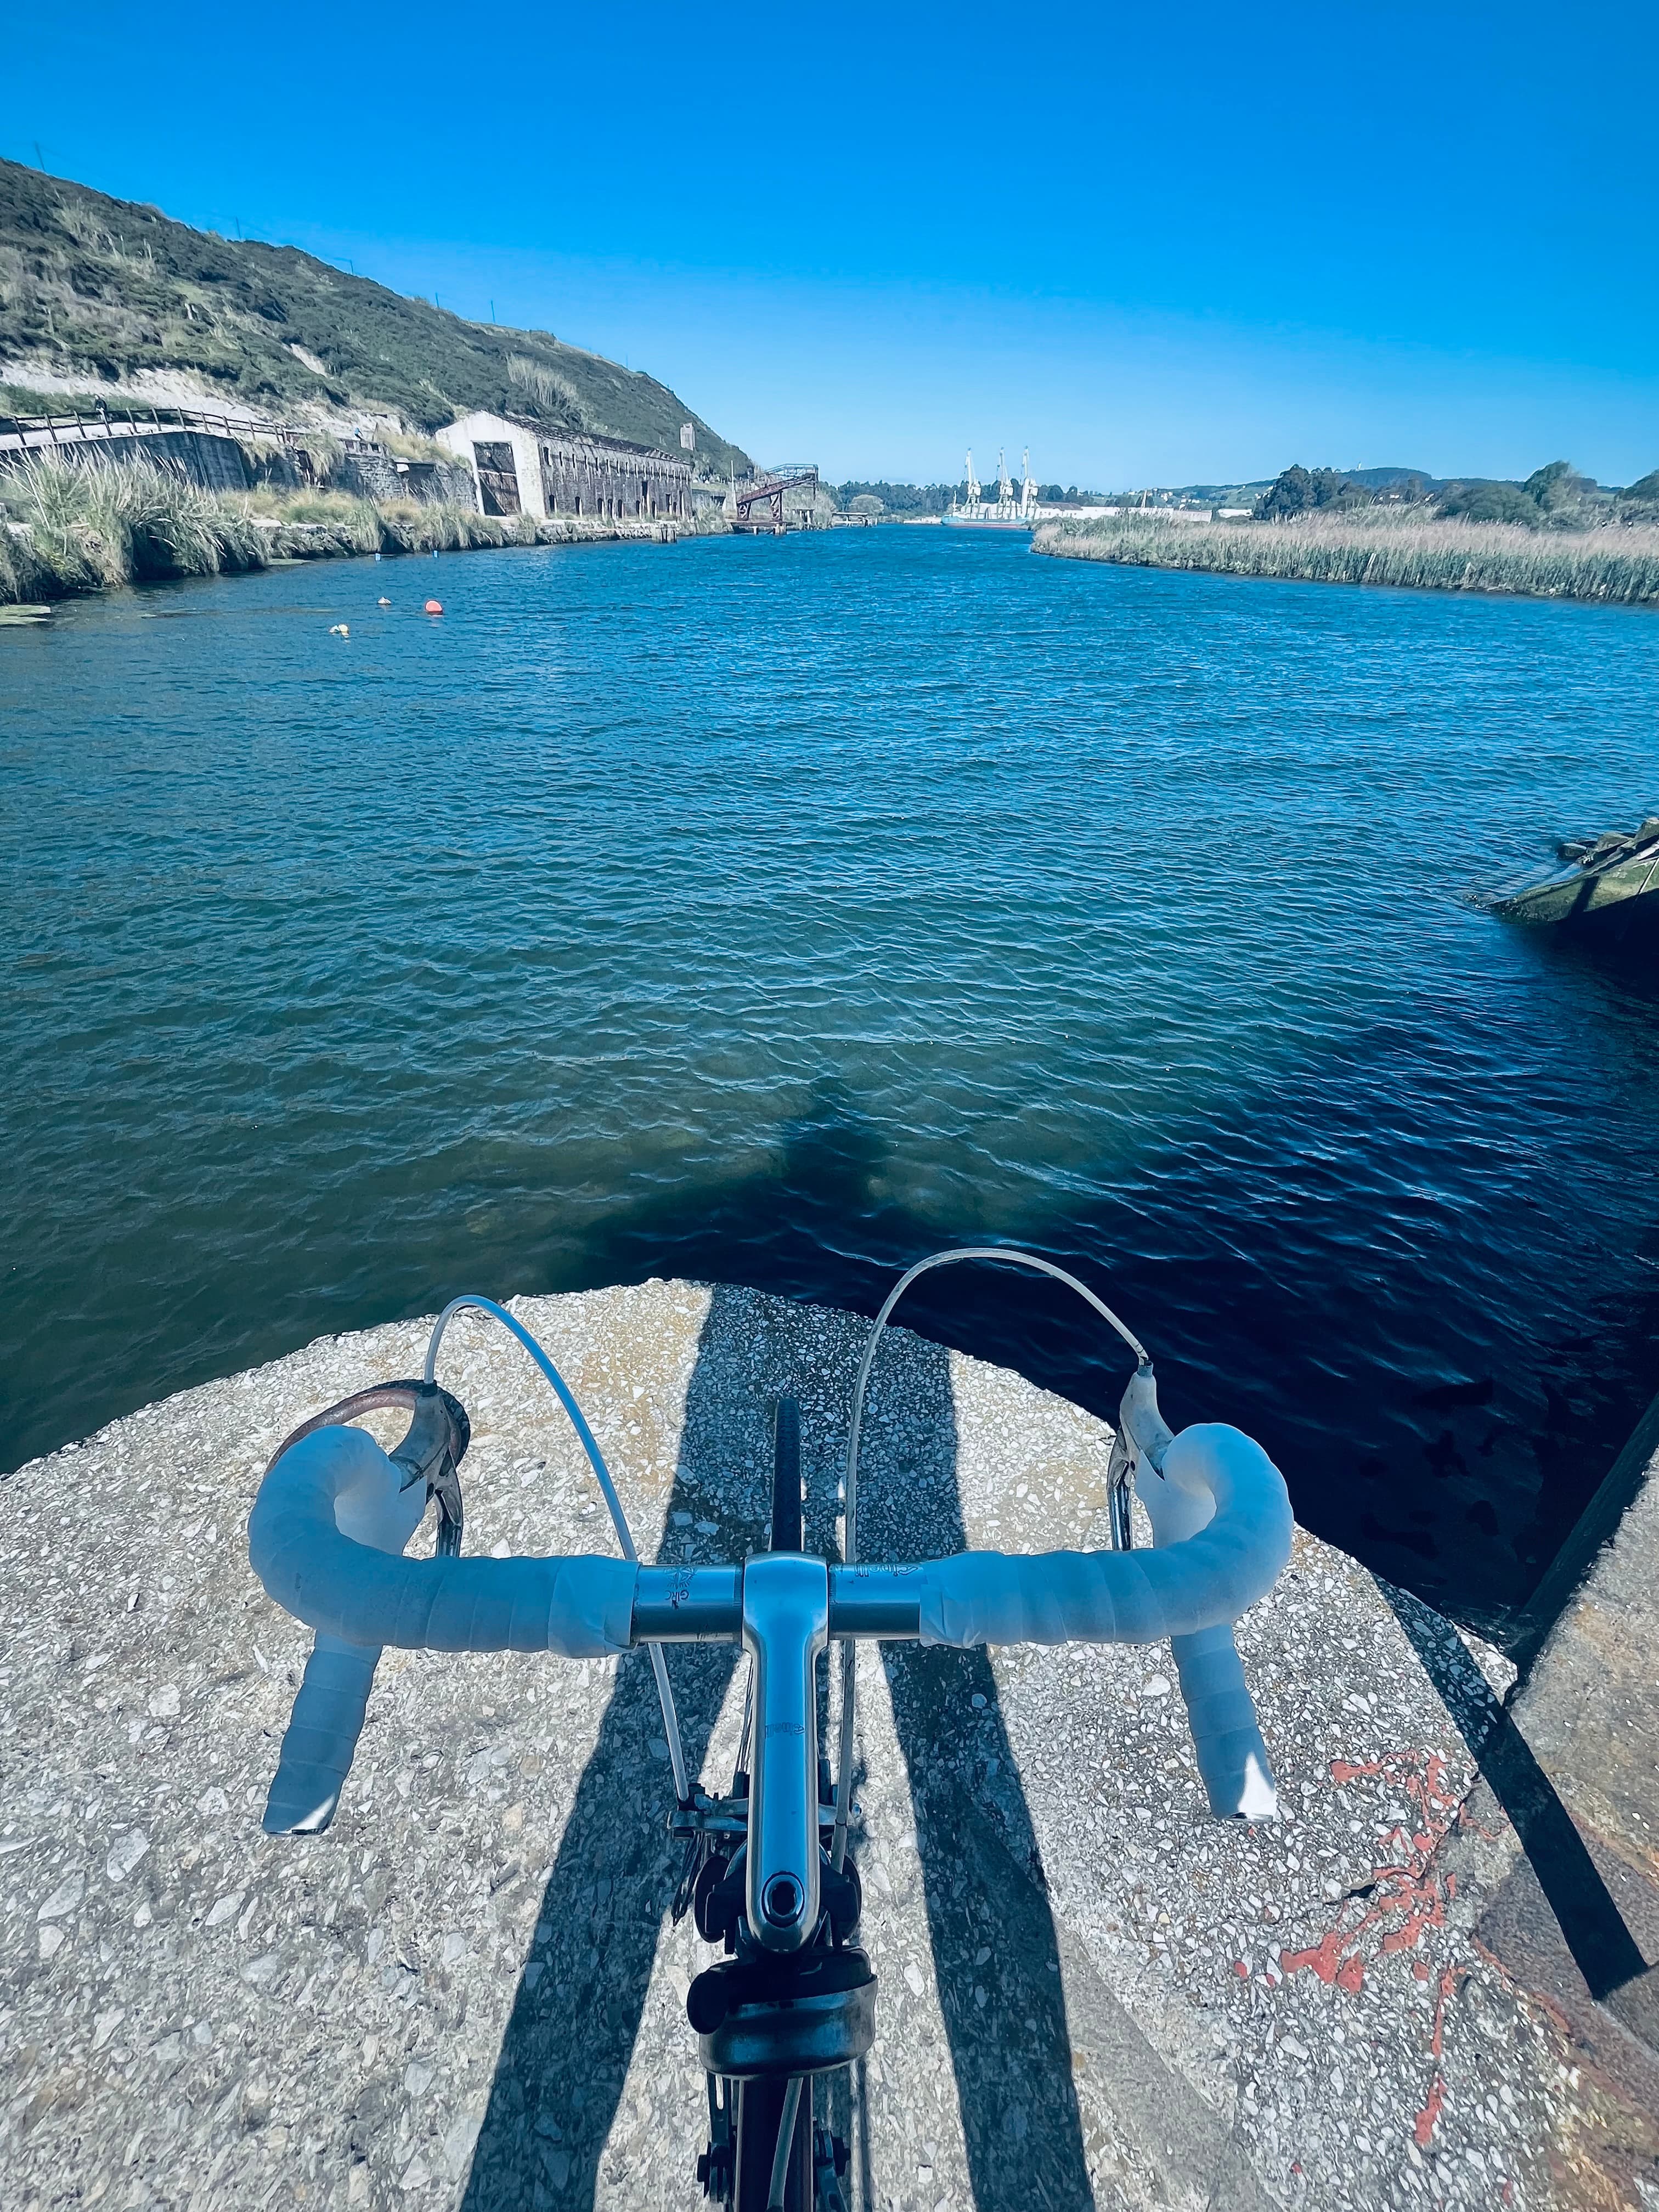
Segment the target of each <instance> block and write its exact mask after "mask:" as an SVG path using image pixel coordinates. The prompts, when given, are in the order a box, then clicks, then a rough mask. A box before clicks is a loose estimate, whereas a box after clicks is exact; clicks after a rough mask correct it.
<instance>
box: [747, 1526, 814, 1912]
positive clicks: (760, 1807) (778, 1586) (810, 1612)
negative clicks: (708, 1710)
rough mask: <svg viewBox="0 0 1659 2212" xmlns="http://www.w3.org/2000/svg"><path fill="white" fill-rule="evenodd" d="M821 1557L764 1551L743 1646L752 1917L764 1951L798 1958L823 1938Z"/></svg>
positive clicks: (755, 1559)
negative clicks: (748, 1686)
mask: <svg viewBox="0 0 1659 2212" xmlns="http://www.w3.org/2000/svg"><path fill="white" fill-rule="evenodd" d="M828 1640H829V1570H828V1568H827V1567H826V1566H825V1565H824V1563H823V1560H822V1559H808V1558H806V1557H805V1555H804V1554H802V1553H799V1552H762V1553H755V1554H753V1555H751V1557H750V1559H749V1560H748V1562H747V1564H746V1565H745V1566H744V1571H743V1641H744V1649H745V1650H747V1651H748V1652H749V1654H750V1657H751V1659H752V1660H753V1662H754V1667H755V1748H754V1771H753V1776H752V1779H751V1781H750V1801H749V1851H748V1875H747V1883H746V1888H745V1898H744V1903H745V1910H746V1913H747V1917H748V1921H749V1929H750V1934H751V1935H752V1936H753V1937H754V1939H755V1941H756V1942H757V1943H758V1944H759V1945H760V1946H761V1948H763V1950H767V1951H799V1949H800V1948H802V1947H803V1945H805V1944H807V1943H810V1942H811V1940H812V1938H813V1936H814V1935H815V1934H816V1933H817V1924H818V1911H819V1894H818V1854H819V1844H818V1719H817V1657H818V1654H819V1652H821V1651H822V1650H823V1648H824V1645H825V1644H826V1643H827V1642H828Z"/></svg>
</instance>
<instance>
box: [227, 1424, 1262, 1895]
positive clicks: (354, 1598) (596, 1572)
mask: <svg viewBox="0 0 1659 2212" xmlns="http://www.w3.org/2000/svg"><path fill="white" fill-rule="evenodd" d="M1136 1488H1137V1490H1138V1492H1139V1496H1140V1498H1141V1499H1142V1502H1143V1503H1144V1504H1146V1508H1147V1511H1148V1513H1149V1516H1150V1517H1151V1519H1152V1530H1153V1538H1154V1549H1152V1551H1150V1552H1146V1551H1142V1552H1092V1553H1079V1552H1051V1553H1037V1554H1034V1555H1030V1556H1025V1557H1011V1556H1009V1555H1007V1554H1005V1553H999V1552H967V1553H958V1554H957V1555H956V1556H955V1557H953V1558H950V1559H933V1560H928V1561H927V1562H925V1563H923V1564H922V1565H917V1566H907V1567H884V1566H865V1565H854V1566H842V1565H835V1564H832V1565H825V1564H824V1563H823V1562H822V1561H819V1562H816V1563H814V1564H815V1565H817V1568H818V1569H819V1570H820V1571H821V1574H822V1578H823V1586H824V1600H825V1614H824V1621H825V1626H826V1627H827V1633H828V1635H829V1637H832V1638H834V1637H844V1638H861V1637H877V1638H909V1639H917V1640H920V1641H921V1643H923V1644H945V1645H951V1646H956V1647H958V1648H966V1647H969V1646H971V1645H975V1644H1061V1643H1122V1644H1145V1643H1152V1642H1155V1641H1157V1640H1158V1639H1160V1638H1164V1637H1166V1636H1167V1637H1169V1638H1170V1639H1171V1642H1172V1647H1173V1650H1174V1656H1175V1660H1176V1670H1177V1673H1178V1674H1179V1677H1180V1681H1181V1687H1182V1694H1183V1697H1184V1698H1185V1700H1186V1704H1187V1708H1188V1717H1189V1720H1190V1721H1191V1723H1192V1727H1193V1735H1194V1746H1195V1748H1196V1751H1197V1754H1198V1760H1199V1766H1200V1772H1201V1773H1202V1775H1203V1778H1204V1780H1205V1782H1206V1786H1207V1788H1208V1790H1209V1795H1210V1799H1211V1803H1212V1807H1213V1808H1214V1809H1215V1810H1216V1811H1217V1812H1218V1813H1223V1814H1243V1816H1245V1817H1247V1818H1254V1817H1260V1816H1261V1815H1263V1814H1269V1813H1271V1812H1272V1811H1273V1802H1274V1801H1273V1782H1272V1776H1271V1772H1270V1770H1269V1767H1268V1763H1267V1753H1266V1751H1265V1749H1264V1748H1263V1747H1262V1744H1261V1735H1260V1733H1259V1731H1258V1729H1257V1728H1256V1723H1255V1710H1254V1707H1253V1705H1252V1704H1251V1701H1250V1697H1249V1690H1248V1688H1247V1687H1246V1686H1245V1683H1244V1678H1243V1669H1242V1668H1240V1666H1239V1662H1238V1658H1237V1652H1236V1650H1235V1649H1234V1646H1233V1641H1232V1636H1231V1623H1232V1622H1233V1621H1235V1620H1237V1619H1238V1617H1239V1616H1240V1614H1242V1613H1244V1612H1245V1611H1246V1610H1247V1609H1248V1608H1249V1607H1250V1606H1251V1605H1253V1604H1255V1602H1256V1601H1257V1600H1258V1599H1260V1598H1261V1597H1263V1596H1264V1595H1266V1594H1267V1591H1268V1590H1269V1589H1272V1587H1273V1583H1274V1582H1275V1581H1276V1580H1277V1578H1278V1576H1279V1571H1280V1570H1281V1569H1282V1568H1283V1566H1284V1565H1285V1560H1286V1559H1288V1557H1289V1555H1290V1545H1291V1528H1292V1522H1291V1508H1290V1501H1289V1498H1288V1497H1287V1496H1286V1493H1285V1485H1284V1480H1283V1478H1282V1477H1281V1476H1280V1475H1279V1471H1278V1469H1277V1468H1274V1466H1273V1463H1272V1462H1271V1461H1270V1460H1269V1459H1268V1458H1267V1454H1266V1453H1265V1452H1264V1451H1262V1449H1261V1446H1260V1445H1259V1444H1256V1443H1253V1442H1252V1441H1251V1440H1250V1438H1249V1437H1246V1436H1244V1435H1243V1434H1242V1433H1241V1432H1240V1431H1238V1430H1237V1429H1231V1428H1227V1427H1225V1426H1222V1425H1219V1424H1212V1425H1204V1426H1200V1427H1195V1428H1190V1429H1187V1430H1184V1431H1182V1433H1181V1434H1180V1435H1179V1436H1177V1437H1175V1438H1174V1440H1173V1441H1172V1442H1171V1443H1170V1445H1169V1446H1168V1448H1167V1449H1166V1450H1165V1451H1164V1455H1163V1464H1162V1467H1161V1468H1155V1467H1153V1466H1152V1462H1151V1460H1150V1458H1148V1457H1146V1456H1145V1455H1143V1456H1141V1458H1140V1459H1139V1465H1138V1468H1137V1472H1136ZM425 1502H426V1501H425V1496H424V1492H422V1490H421V1489H419V1488H418V1487H416V1488H415V1489H412V1490H405V1489H404V1486H403V1483H402V1480H401V1478H400V1475H399V1473H398V1468H396V1467H395V1466H394V1465H393V1464H392V1461H391V1460H390V1459H388V1458H387V1456H386V1454H385V1453H384V1452H383V1451H382V1450H381V1449H380V1446H379V1445H378V1444H377V1443H375V1442H374V1439H373V1437H370V1436H368V1434H367V1433H366V1432H365V1431H362V1430H361V1429H350V1428H321V1429H318V1430H315V1431H313V1432H312V1433H310V1434H309V1435H307V1436H306V1437H302V1438H301V1441H300V1442H299V1443H295V1445H293V1446H292V1447H291V1448H290V1449H289V1450H287V1451H286V1452H284V1453H283V1455H281V1456H280V1457H279V1459H278V1460H277V1461H276V1464H275V1465H274V1466H273V1467H272V1468H270V1470H269V1472H268V1473H267V1474H266V1476H265V1479H264V1482H263V1483H262V1485H261V1486H260V1490H259V1495H258V1499H257V1500H256V1502H255V1504H254V1508H253V1512H252V1517H251V1519H250V1522H249V1524H248V1552H249V1557H250V1560H251V1562H252V1566H253V1569H254V1571H255V1573H256V1574H257V1575H258V1577H259V1579H260V1581H261V1582H262V1583H264V1587H265V1589H266V1590H267V1591H268V1592H269V1594H270V1596H271V1597H273V1598H274V1599H275V1600H276V1602H277V1603H278V1604H279V1605H282V1606H283V1607H285V1608H286V1609H287V1610H288V1611H289V1612H290V1613H294V1614H295V1615H296V1616H297V1617H298V1618H299V1619H300V1620H303V1621H306V1622H307V1623H308V1624H309V1625H310V1626H312V1627H313V1629H315V1630H316V1631H317V1632H318V1638H317V1644H316V1647H315V1649H314V1650H313V1654H312V1657H311V1660H310V1662H309V1663H308V1664H307V1668H306V1674H305V1679H304V1681H303V1682H302V1684H301V1689H300V1692H299V1695H298V1697H297V1698H296V1699H295V1709H294V1716H293V1720H292V1722H291V1723H290V1726H289V1734H288V1736H287V1738H286V1739H285V1740H284V1743H283V1757H282V1761H281V1765H280V1767H279V1770H278V1774H277V1777H276V1781H275V1782H274V1783H273V1784H272V1789H271V1796H270V1803H269V1804H268V1806H267V1808H266V1813H265V1821H264V1825H265V1827H266V1829H267V1830H268V1831H269V1832H272V1833H292V1832H299V1831H308V1830H314V1829H317V1828H320V1827H324V1826H326V1825H327V1823H328V1821H329V1820H330V1819H331V1817H332V1815H333V1812H334V1808H335V1806H336V1804H337V1802H338V1797H339V1793H340V1789H341V1787H342V1785H343V1782H344V1778H345V1776H346V1773H347V1771H349V1766H350V1762H351V1758H352V1753H353V1752H354V1750H355V1748H356V1739H357V1735H358V1732H359V1730H360V1729H361V1728H362V1719H363V1712H364V1708H365V1705H366V1702H367V1699H368V1689H369V1686H370V1683H371V1682H372V1680H373V1677H374V1668H375V1664H376V1662H377V1661H378V1659H379V1656H380V1649H381V1647H383V1646H385V1645H386V1644H392V1645H393V1646H396V1647H399V1648H403V1649H405V1650H441V1651H501V1650H517V1651H556V1652H559V1653H561V1654H562V1655H563V1656H566V1657H569V1658H593V1657H600V1656H606V1655H608V1654H611V1653H614V1652H619V1651H622V1650H627V1649H628V1648H629V1646H630V1645H631V1644H636V1643H644V1642H647V1641H653V1642H682V1641H724V1642H738V1641H739V1640H741V1641H742V1642H744V1644H746V1645H747V1646H748V1647H749V1648H750V1650H752V1651H754V1652H755V1653H756V1656H757V1660H758V1659H760V1658H761V1656H762V1643H763V1639H764V1638H765V1637H766V1636H767V1635H768V1633H769V1632H767V1631H766V1630H765V1629H764V1628H763V1626H759V1625H757V1624H758V1623H759V1618H760V1613H759V1607H758V1600H759V1596H760V1593H761V1590H762V1589H763V1584H764V1582H765V1577H766V1576H767V1574H768V1573H769V1570H768V1569H766V1568H765V1566H764V1565H763V1562H764V1561H765V1560H767V1559H776V1560H779V1561H782V1560H784V1559H790V1558H793V1557H796V1556H799V1555H793V1554H782V1553H780V1554H763V1555H760V1557H759V1558H758V1559H751V1560H750V1561H749V1562H748V1563H747V1564H746V1565H744V1566H741V1567H739V1566H723V1567H684V1568H680V1567H641V1566H637V1565H634V1564H633V1563H632V1562H630V1561H628V1560H623V1559H605V1558H597V1557H592V1556H584V1555H579V1556H574V1557H559V1558H551V1559H534V1558H520V1559H459V1558H453V1557H436V1558H434V1559H404V1557H402V1552H403V1547H404V1545H405V1544H406V1543H407V1542H408V1541H409V1539H410V1536H411V1535H412V1534H413V1533H414V1530H415V1528H416V1525H417V1524H418V1522H419V1521H420V1518H421V1516H422V1511H423V1510H424V1506H425ZM757 1569H759V1570H760V1571H761V1579H760V1580H759V1581H757V1580H756V1579H755V1577H756V1575H757ZM751 1594H752V1596H753V1599H754V1602H751V1601H750V1598H751ZM818 1633H820V1634H822V1633H823V1630H820V1631H819V1632H818ZM809 1735H813V1736H815V1735H816V1729H811V1730H809ZM814 1753H815V1747H814ZM793 1763H794V1762H793V1760H792V1762H791V1764H792V1765H793ZM758 1765H759V1761H758V1760H757V1766H758ZM801 1786H802V1790H803V1791H807V1790H810V1802H811V1805H812V1806H813V1807H816V1802H817V1776H816V1759H815V1756H814V1764H813V1766H812V1769H811V1773H810V1780H809V1779H808V1778H802V1785H801ZM787 1794H788V1795H789V1796H791V1797H793V1796H794V1795H795V1794H796V1793H795V1791H793V1790H791V1791H790V1792H788V1793H787ZM757 1795H758V1792H757ZM805 1802H806V1800H805V1797H804V1799H803V1805H802V1807H800V1808H792V1809H793V1813H794V1814H796V1815H798V1816H799V1819H802V1820H804V1819H805V1818H806V1817H807V1815H806V1814H805ZM758 1809H759V1808H758V1807H757V1812H758ZM782 1809H783V1808H780V1810H782ZM793 1856H799V1854H794V1855H793ZM755 1868H756V1872H757V1875H759V1874H760V1873H762V1872H764V1871H765V1869H764V1866H763V1854H762V1853H760V1852H758V1851H757V1853H756V1855H755ZM773 1871H775V1869H774V1870H773ZM799 1872H800V1873H801V1875H802V1876H803V1902H804V1903H805V1900H806V1893H807V1891H808V1890H810V1892H811V1894H812V1895H816V1892H817V1879H816V1872H817V1869H816V1857H815V1854H814V1855H811V1863H809V1864H807V1865H806V1866H805V1867H803V1868H801V1869H799Z"/></svg>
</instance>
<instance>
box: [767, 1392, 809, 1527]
mask: <svg viewBox="0 0 1659 2212" xmlns="http://www.w3.org/2000/svg"><path fill="white" fill-rule="evenodd" d="M770 1548H771V1549H772V1550H773V1551H775V1552H799V1551H800V1550H802V1549H803V1548H804V1537H803V1528H802V1519H801V1494H800V1407H799V1406H798V1405H797V1404H796V1403H795V1401H794V1400H793V1398H780V1399H779V1401H778V1407H777V1412H776V1413H775V1416H774V1417H773V1423H772V1541H771V1546H770Z"/></svg>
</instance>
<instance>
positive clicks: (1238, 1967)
mask: <svg viewBox="0 0 1659 2212" xmlns="http://www.w3.org/2000/svg"><path fill="white" fill-rule="evenodd" d="M1233 1972H1234V1973H1236V1974H1237V1976H1238V1978H1239V1980H1240V1981H1241V1982H1248V1981H1249V1978H1250V1970H1249V1967H1248V1966H1246V1965H1245V1963H1244V1961H1243V1959H1235V1960H1233Z"/></svg>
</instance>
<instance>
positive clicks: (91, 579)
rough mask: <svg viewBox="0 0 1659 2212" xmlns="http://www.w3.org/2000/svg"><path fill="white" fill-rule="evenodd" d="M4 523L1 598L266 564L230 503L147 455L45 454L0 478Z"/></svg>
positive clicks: (253, 532) (248, 525) (257, 540)
mask: <svg viewBox="0 0 1659 2212" xmlns="http://www.w3.org/2000/svg"><path fill="white" fill-rule="evenodd" d="M0 508H3V510H4V520H5V523H6V525H7V527H6V529H5V531H4V532H3V544H4V558H3V562H0V596H4V597H7V598H11V599H25V598H28V597H31V596H33V595H34V594H36V593H39V594H40V595H42V596H45V597H48V598H51V597H61V596H62V595H63V594H64V593H65V592H95V591H107V590H108V589H109V588H110V587H111V586H114V585H119V584H128V583H132V582H134V581H136V580H139V579H143V578H149V577H161V576H210V575H214V574H217V573H218V572H219V571H220V570H221V569H224V568H259V567H262V566H263V565H264V560H265V557H266V556H265V549H264V544H263V543H262V540H261V536H260V533H259V532H258V530H257V529H256V528H255V527H254V526H253V524H252V520H251V519H250V518H249V516H248V515H247V514H246V513H244V512H241V511H240V510H239V509H238V508H237V507H236V506H235V505H234V502H232V501H226V500H222V499H218V498H216V497H215V496H214V495H213V494H212V493H210V492H204V491H201V490H198V489H197V487H196V486H195V485H194V484H191V483H187V482H186V481H185V478H184V477H181V476H179V475H178V474H177V473H176V472H175V471H172V470H167V469H158V468H155V467H152V466H151V465H149V463H148V462H146V461H120V462H117V463H116V464H114V465H112V466H101V467H91V468H88V467H86V466H77V465H76V464H74V463H73V462H70V461H65V460H62V459H54V458H52V457H50V456H46V457H43V458H41V459H31V460H27V461H24V462H23V463H21V465H19V466H17V467H16V468H14V469H12V470H10V471H8V472H7V473H6V475H5V476H3V477H0Z"/></svg>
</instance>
